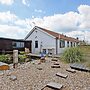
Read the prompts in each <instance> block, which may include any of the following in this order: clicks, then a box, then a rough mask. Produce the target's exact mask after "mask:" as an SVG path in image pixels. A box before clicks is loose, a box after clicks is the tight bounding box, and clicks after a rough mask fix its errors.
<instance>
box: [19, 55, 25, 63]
mask: <svg viewBox="0 0 90 90" xmlns="http://www.w3.org/2000/svg"><path fill="white" fill-rule="evenodd" d="M18 57H19V63H23V62H25V59H26V58H27V57H26V55H19V56H18Z"/></svg>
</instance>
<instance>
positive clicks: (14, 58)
mask: <svg viewBox="0 0 90 90" xmlns="http://www.w3.org/2000/svg"><path fill="white" fill-rule="evenodd" d="M17 66H18V50H13V68H16V67H17Z"/></svg>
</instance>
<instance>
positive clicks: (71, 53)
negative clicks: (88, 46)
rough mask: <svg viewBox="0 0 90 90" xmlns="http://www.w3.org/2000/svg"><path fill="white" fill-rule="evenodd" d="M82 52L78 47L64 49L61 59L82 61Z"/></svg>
mask: <svg viewBox="0 0 90 90" xmlns="http://www.w3.org/2000/svg"><path fill="white" fill-rule="evenodd" d="M82 55H83V54H82V52H81V50H80V49H79V48H78V47H72V48H69V49H66V50H65V51H64V53H63V55H62V59H63V60H65V61H66V62H68V63H74V62H80V61H82V60H83V59H82Z"/></svg>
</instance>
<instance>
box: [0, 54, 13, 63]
mask: <svg viewBox="0 0 90 90" xmlns="http://www.w3.org/2000/svg"><path fill="white" fill-rule="evenodd" d="M0 62H4V63H8V64H10V63H12V55H9V54H6V55H0Z"/></svg>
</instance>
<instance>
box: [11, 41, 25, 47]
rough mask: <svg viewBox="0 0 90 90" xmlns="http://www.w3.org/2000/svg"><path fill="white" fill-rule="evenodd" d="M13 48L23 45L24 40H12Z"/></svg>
mask: <svg viewBox="0 0 90 90" xmlns="http://www.w3.org/2000/svg"><path fill="white" fill-rule="evenodd" d="M12 46H13V48H23V47H24V42H15V41H14V42H12Z"/></svg>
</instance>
